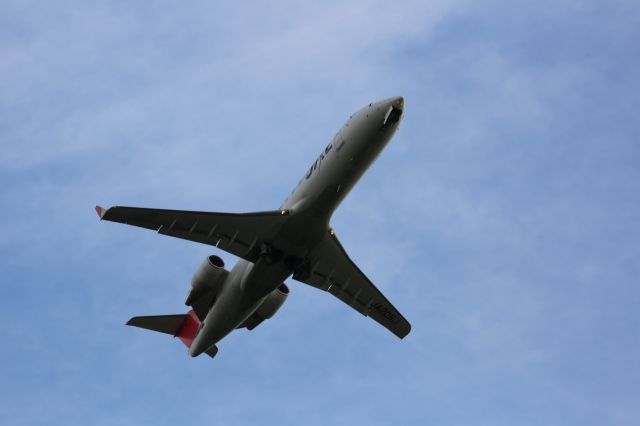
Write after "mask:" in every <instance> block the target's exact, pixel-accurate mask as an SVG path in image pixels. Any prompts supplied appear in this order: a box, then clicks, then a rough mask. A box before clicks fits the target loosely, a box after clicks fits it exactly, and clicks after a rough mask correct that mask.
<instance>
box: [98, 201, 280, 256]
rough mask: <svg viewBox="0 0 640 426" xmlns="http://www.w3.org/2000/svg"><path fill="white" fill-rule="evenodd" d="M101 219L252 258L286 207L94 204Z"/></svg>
mask: <svg viewBox="0 0 640 426" xmlns="http://www.w3.org/2000/svg"><path fill="white" fill-rule="evenodd" d="M96 212H98V215H99V216H100V219H102V220H108V221H111V222H119V223H124V224H127V225H133V226H139V227H141V228H146V229H151V230H154V231H156V232H158V233H159V234H163V235H169V236H171V237H176V238H182V239H184V240H189V241H195V242H198V243H202V244H209V245H212V246H216V247H218V248H219V249H221V250H224V251H226V252H228V253H231V254H233V255H234V256H238V257H241V258H243V259H246V260H248V261H250V262H255V261H256V260H257V258H258V255H259V253H260V247H261V245H262V244H263V243H268V242H270V241H272V240H273V238H275V236H276V235H277V233H278V231H279V229H280V227H281V226H282V224H283V223H284V222H285V220H286V215H287V213H288V212H287V211H286V210H284V211H280V210H278V211H268V212H258V213H213V212H197V211H185V210H162V209H146V208H139V207H111V208H109V209H107V210H105V209H103V208H102V207H99V206H98V207H96Z"/></svg>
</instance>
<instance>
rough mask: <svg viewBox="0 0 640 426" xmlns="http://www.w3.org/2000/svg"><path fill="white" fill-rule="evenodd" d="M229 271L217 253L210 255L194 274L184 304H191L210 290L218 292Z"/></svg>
mask: <svg viewBox="0 0 640 426" xmlns="http://www.w3.org/2000/svg"><path fill="white" fill-rule="evenodd" d="M228 273H229V271H227V270H226V269H224V261H223V260H222V259H221V258H220V257H218V256H216V255H215V254H212V255H211V256H208V257H207V258H206V259H205V260H204V262H202V264H201V265H200V267H199V268H198V270H197V271H196V273H195V274H193V279H192V280H191V290H190V291H189V294H188V295H187V299H186V300H185V301H184V304H185V305H187V306H191V305H192V304H193V302H195V301H196V300H198V299H200V298H201V297H202V296H204V295H206V294H208V293H210V292H214V293H218V291H219V290H220V287H221V286H222V283H224V280H225V278H226V277H227V274H228Z"/></svg>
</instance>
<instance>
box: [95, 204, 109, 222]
mask: <svg viewBox="0 0 640 426" xmlns="http://www.w3.org/2000/svg"><path fill="white" fill-rule="evenodd" d="M106 212H107V210H106V209H105V208H104V207H101V206H96V213H98V217H99V218H100V219H102V217H103V216H104V214H105V213H106Z"/></svg>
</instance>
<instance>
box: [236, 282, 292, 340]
mask: <svg viewBox="0 0 640 426" xmlns="http://www.w3.org/2000/svg"><path fill="white" fill-rule="evenodd" d="M288 295H289V287H287V285H286V284H285V283H282V284H280V285H279V286H278V288H276V289H275V290H273V291H272V292H271V293H269V294H268V295H267V297H265V298H264V300H263V301H262V303H261V304H260V306H258V309H256V310H255V312H254V313H253V314H251V316H250V317H249V318H247V320H246V321H245V322H244V323H243V324H242V326H241V327H247V329H249V330H253V329H254V328H256V327H257V326H258V325H260V323H261V322H262V321H264V320H266V319H269V318H271V317H273V316H274V315H275V314H276V312H278V309H280V307H281V306H282V305H283V304H284V301H285V300H287V296H288Z"/></svg>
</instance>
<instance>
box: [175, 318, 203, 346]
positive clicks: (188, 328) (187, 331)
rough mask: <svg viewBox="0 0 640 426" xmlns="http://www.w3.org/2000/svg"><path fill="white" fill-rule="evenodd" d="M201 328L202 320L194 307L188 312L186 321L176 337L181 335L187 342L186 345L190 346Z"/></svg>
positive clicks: (183, 340)
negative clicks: (194, 310)
mask: <svg viewBox="0 0 640 426" xmlns="http://www.w3.org/2000/svg"><path fill="white" fill-rule="evenodd" d="M199 328H200V320H199V319H198V316H197V315H196V313H195V312H193V309H192V310H190V311H189V312H187V317H186V318H185V319H184V322H183V323H182V325H181V326H180V328H179V329H178V332H177V333H176V337H179V338H180V340H182V343H184V344H185V346H186V347H188V348H190V347H191V344H192V343H193V339H195V338H196V335H197V334H198V329H199Z"/></svg>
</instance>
